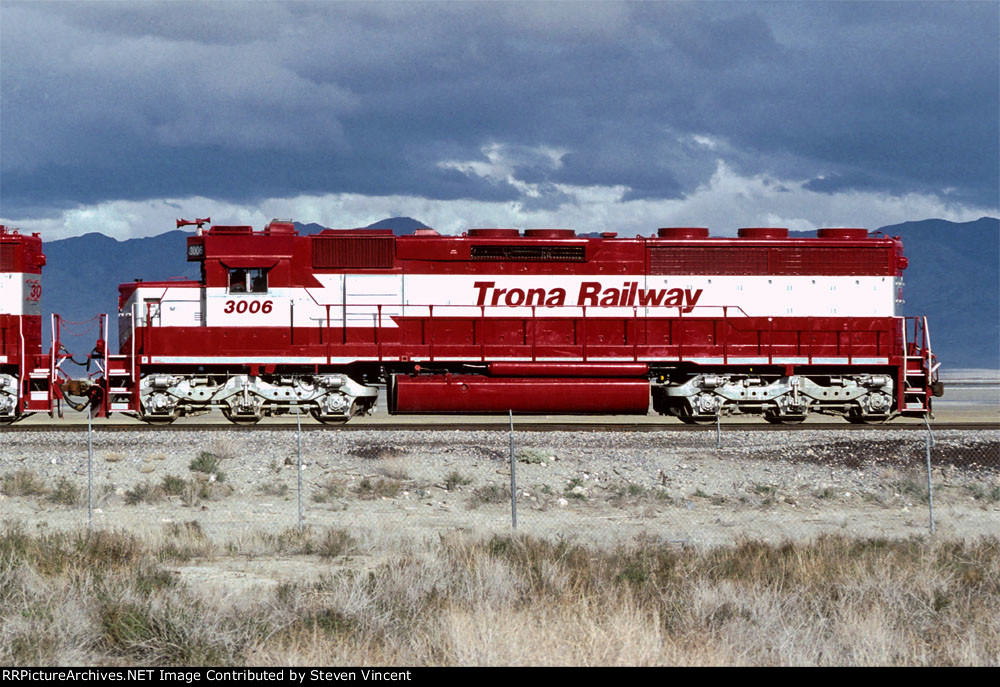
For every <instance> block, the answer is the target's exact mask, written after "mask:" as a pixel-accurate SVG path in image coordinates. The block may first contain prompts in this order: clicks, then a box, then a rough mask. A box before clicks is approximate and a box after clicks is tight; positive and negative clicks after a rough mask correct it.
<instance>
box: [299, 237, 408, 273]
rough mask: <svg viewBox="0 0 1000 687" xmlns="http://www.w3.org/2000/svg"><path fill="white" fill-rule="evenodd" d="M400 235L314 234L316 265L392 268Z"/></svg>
mask: <svg viewBox="0 0 1000 687" xmlns="http://www.w3.org/2000/svg"><path fill="white" fill-rule="evenodd" d="M395 247H396V239H395V238H394V237H392V236H336V237H331V236H314V237H313V238H312V266H313V267H315V268H317V269H340V268H355V267H358V268H364V267H368V268H372V269H391V268H392V267H393V264H394V258H395Z"/></svg>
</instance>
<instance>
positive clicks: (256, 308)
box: [222, 301, 274, 315]
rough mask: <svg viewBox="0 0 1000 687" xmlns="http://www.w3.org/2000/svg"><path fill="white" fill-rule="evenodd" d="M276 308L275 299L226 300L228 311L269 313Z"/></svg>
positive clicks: (225, 311)
mask: <svg viewBox="0 0 1000 687" xmlns="http://www.w3.org/2000/svg"><path fill="white" fill-rule="evenodd" d="M273 308H274V301H226V309H225V310H223V311H222V312H224V313H226V314H227V315H228V314H229V313H234V312H235V313H245V312H248V313H251V314H254V313H263V314H265V315H266V314H268V313H269V312H271V310H272V309H273Z"/></svg>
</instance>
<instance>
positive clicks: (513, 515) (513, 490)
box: [510, 410, 517, 530]
mask: <svg viewBox="0 0 1000 687" xmlns="http://www.w3.org/2000/svg"><path fill="white" fill-rule="evenodd" d="M516 463H517V461H516V460H515V459H514V411H513V410H511V411H510V522H511V527H512V528H513V529H515V530H516V529H517V478H516V477H515V476H514V470H515V468H514V465H515V464H516Z"/></svg>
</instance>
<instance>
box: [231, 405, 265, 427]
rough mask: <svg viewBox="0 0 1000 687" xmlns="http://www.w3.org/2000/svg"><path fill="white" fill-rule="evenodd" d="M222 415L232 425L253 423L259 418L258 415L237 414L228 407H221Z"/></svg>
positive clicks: (258, 420)
mask: <svg viewBox="0 0 1000 687" xmlns="http://www.w3.org/2000/svg"><path fill="white" fill-rule="evenodd" d="M222 416H223V417H224V418H226V419H227V420H229V421H230V422H232V423H233V424H234V425H255V424H257V423H258V422H260V419H261V416H260V415H237V414H236V413H234V412H232V411H231V410H229V408H223V409H222Z"/></svg>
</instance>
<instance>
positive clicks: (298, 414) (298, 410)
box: [295, 405, 302, 533]
mask: <svg viewBox="0 0 1000 687" xmlns="http://www.w3.org/2000/svg"><path fill="white" fill-rule="evenodd" d="M295 423H296V425H297V429H298V431H297V434H298V449H297V451H296V453H297V455H298V459H297V460H296V462H295V465H296V471H295V472H296V476H297V477H298V489H299V532H300V533H301V532H302V409H301V408H300V407H299V406H298V405H296V406H295Z"/></svg>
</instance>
